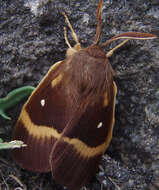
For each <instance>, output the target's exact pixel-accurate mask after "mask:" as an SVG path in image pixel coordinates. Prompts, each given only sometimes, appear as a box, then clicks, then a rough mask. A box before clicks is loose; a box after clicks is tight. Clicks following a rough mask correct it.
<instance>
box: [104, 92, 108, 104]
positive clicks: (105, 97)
mask: <svg viewBox="0 0 159 190" xmlns="http://www.w3.org/2000/svg"><path fill="white" fill-rule="evenodd" d="M108 103H109V102H108V93H107V92H105V93H104V107H106V106H108Z"/></svg>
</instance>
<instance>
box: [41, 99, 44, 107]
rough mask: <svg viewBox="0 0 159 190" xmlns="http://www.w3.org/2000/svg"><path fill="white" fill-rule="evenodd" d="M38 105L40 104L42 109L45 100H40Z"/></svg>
mask: <svg viewBox="0 0 159 190" xmlns="http://www.w3.org/2000/svg"><path fill="white" fill-rule="evenodd" d="M40 104H41V106H42V107H44V106H45V100H44V99H42V100H41V101H40Z"/></svg>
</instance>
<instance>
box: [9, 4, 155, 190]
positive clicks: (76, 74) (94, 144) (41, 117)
mask: <svg viewBox="0 0 159 190" xmlns="http://www.w3.org/2000/svg"><path fill="white" fill-rule="evenodd" d="M102 3H103V0H101V1H100V2H99V4H98V8H97V28H96V34H95V39H94V43H93V44H92V45H91V46H89V47H87V48H82V47H81V45H80V43H79V41H78V38H77V36H76V34H75V32H74V30H73V29H72V26H71V24H70V22H69V20H68V18H67V16H66V15H65V14H64V16H65V19H66V22H67V24H68V26H69V28H70V30H71V33H72V37H73V39H74V40H75V42H76V45H75V46H74V47H71V45H70V43H69V41H68V39H67V33H66V29H65V33H64V34H65V41H66V43H67V45H68V46H69V49H68V50H67V53H66V59H64V60H63V61H59V62H57V63H56V64H55V65H53V66H52V67H51V68H50V70H49V71H48V73H47V74H46V76H45V77H44V78H43V80H42V81H41V82H40V84H39V85H38V87H37V88H36V89H35V91H34V92H33V93H32V94H31V96H30V97H29V99H28V101H27V102H26V104H25V105H24V107H23V109H22V111H21V114H20V116H19V119H18V121H17V124H16V127H15V130H14V135H13V139H16V140H22V141H24V143H25V144H27V147H25V148H21V149H17V150H13V154H14V158H15V160H16V162H17V163H18V164H19V165H20V166H21V167H22V168H25V169H28V170H31V171H36V172H49V171H51V172H52V175H53V178H54V179H55V181H56V182H57V183H59V184H62V185H65V186H66V187H67V188H68V189H72V190H76V189H79V188H80V187H82V186H83V185H85V184H87V183H88V182H89V181H90V179H91V178H92V176H93V175H95V173H96V170H97V168H98V164H99V162H100V160H101V157H102V155H103V154H104V152H105V150H106V149H107V147H108V146H109V143H110V141H111V138H112V130H113V126H114V120H115V119H114V110H115V98H116V93H117V87H116V84H115V82H114V81H113V69H112V67H111V65H110V63H109V60H108V57H110V56H111V55H112V54H113V52H114V51H115V50H116V49H118V48H119V47H121V46H122V45H123V44H125V43H126V42H127V41H128V40H130V39H141V40H142V39H143V40H145V39H153V38H156V36H155V35H152V34H147V33H137V32H127V33H122V34H120V35H117V36H115V37H113V38H111V39H110V40H108V41H107V42H106V43H103V44H99V37H100V33H101V7H102ZM118 39H125V40H124V41H122V42H121V43H120V44H119V45H117V46H116V47H115V48H113V49H112V50H110V51H109V52H108V53H105V51H104V50H103V46H106V45H108V44H110V43H111V42H113V41H115V40H118Z"/></svg>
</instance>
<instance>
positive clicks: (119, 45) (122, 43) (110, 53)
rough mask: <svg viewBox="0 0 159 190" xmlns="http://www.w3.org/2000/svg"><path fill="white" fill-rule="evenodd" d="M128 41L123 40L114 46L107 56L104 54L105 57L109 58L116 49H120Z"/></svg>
mask: <svg viewBox="0 0 159 190" xmlns="http://www.w3.org/2000/svg"><path fill="white" fill-rule="evenodd" d="M128 41H129V39H126V40H124V41H123V42H121V43H120V44H118V45H117V46H115V47H114V48H113V49H112V50H110V51H109V52H108V53H107V54H106V56H107V57H111V56H112V55H113V53H114V51H116V50H117V49H118V48H120V47H121V46H123V45H124V44H125V43H126V42H128Z"/></svg>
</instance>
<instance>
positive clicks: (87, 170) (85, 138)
mask: <svg viewBox="0 0 159 190" xmlns="http://www.w3.org/2000/svg"><path fill="white" fill-rule="evenodd" d="M116 92H117V87H116V84H115V82H113V85H112V89H111V96H112V98H111V101H110V102H108V97H107V93H105V94H104V95H103V98H101V103H100V104H98V105H95V106H94V107H92V106H90V107H88V108H87V109H86V111H85V112H84V114H83V115H82V116H81V117H80V119H79V121H78V122H77V123H76V124H75V125H74V126H68V127H66V128H65V129H64V132H63V135H62V136H61V138H59V139H58V140H57V142H56V143H55V145H54V147H53V149H52V151H51V154H50V165H51V171H52V175H53V177H54V178H55V180H56V182H58V183H60V184H63V185H64V186H66V187H67V188H68V189H73V190H75V189H79V188H80V187H82V186H83V185H85V184H87V183H88V182H89V181H90V179H91V178H92V176H93V175H95V172H96V170H97V167H98V164H99V162H100V160H101V157H102V155H103V154H104V152H105V150H106V148H107V147H108V145H109V143H110V141H111V138H112V130H113V126H114V111H115V100H116Z"/></svg>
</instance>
